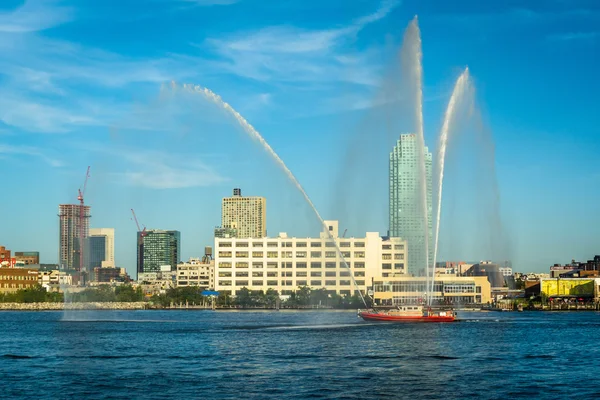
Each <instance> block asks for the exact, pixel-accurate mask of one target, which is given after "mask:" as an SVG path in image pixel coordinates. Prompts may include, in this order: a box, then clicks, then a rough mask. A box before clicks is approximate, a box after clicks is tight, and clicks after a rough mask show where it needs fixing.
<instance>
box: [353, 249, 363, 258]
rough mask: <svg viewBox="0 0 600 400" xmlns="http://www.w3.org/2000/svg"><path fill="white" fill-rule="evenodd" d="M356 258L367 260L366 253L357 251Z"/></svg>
mask: <svg viewBox="0 0 600 400" xmlns="http://www.w3.org/2000/svg"><path fill="white" fill-rule="evenodd" d="M354 258H365V252H364V251H355V252H354Z"/></svg>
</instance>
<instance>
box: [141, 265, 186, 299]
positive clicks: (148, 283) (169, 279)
mask: <svg viewBox="0 0 600 400" xmlns="http://www.w3.org/2000/svg"><path fill="white" fill-rule="evenodd" d="M176 274H177V271H171V266H170V265H166V266H161V271H160V272H141V273H138V280H137V283H138V285H140V287H141V288H142V291H143V292H144V294H145V295H148V296H152V295H155V294H162V293H165V292H166V291H167V290H169V289H173V288H174V287H175V286H176V282H177V281H176Z"/></svg>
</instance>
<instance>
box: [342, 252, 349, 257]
mask: <svg viewBox="0 0 600 400" xmlns="http://www.w3.org/2000/svg"><path fill="white" fill-rule="evenodd" d="M342 257H344V258H350V252H349V251H342Z"/></svg>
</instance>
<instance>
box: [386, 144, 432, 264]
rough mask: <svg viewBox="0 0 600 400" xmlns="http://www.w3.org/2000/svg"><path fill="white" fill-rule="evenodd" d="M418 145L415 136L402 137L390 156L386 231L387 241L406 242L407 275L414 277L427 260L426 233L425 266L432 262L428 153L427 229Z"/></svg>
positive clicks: (427, 160)
mask: <svg viewBox="0 0 600 400" xmlns="http://www.w3.org/2000/svg"><path fill="white" fill-rule="evenodd" d="M417 146H418V141H417V135H415V134H402V135H400V139H399V140H398V141H397V142H396V146H395V147H394V149H393V150H392V152H391V153H390V187H389V189H390V203H389V206H390V213H389V217H390V226H389V227H390V230H389V235H390V236H391V237H401V238H403V239H405V240H406V241H407V246H408V263H407V266H406V267H407V271H408V272H409V273H412V274H414V275H422V274H424V273H425V270H426V265H427V256H426V251H425V247H426V245H425V238H426V236H425V235H426V232H427V235H428V236H429V263H430V264H431V263H432V262H433V234H432V233H433V230H432V215H431V213H432V207H431V190H432V182H431V175H432V174H431V153H430V152H429V149H428V148H427V147H425V148H424V149H423V150H422V151H424V155H425V177H426V178H425V180H426V182H425V184H426V191H427V215H428V218H427V228H425V226H424V218H423V210H422V206H421V204H422V203H421V202H422V200H421V199H422V195H421V186H420V182H419V180H420V178H419V166H418V161H419V156H418V151H419V149H418V148H417Z"/></svg>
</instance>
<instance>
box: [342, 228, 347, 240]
mask: <svg viewBox="0 0 600 400" xmlns="http://www.w3.org/2000/svg"><path fill="white" fill-rule="evenodd" d="M346 232H348V229H344V234H343V235H342V237H343V238H345V237H346Z"/></svg>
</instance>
